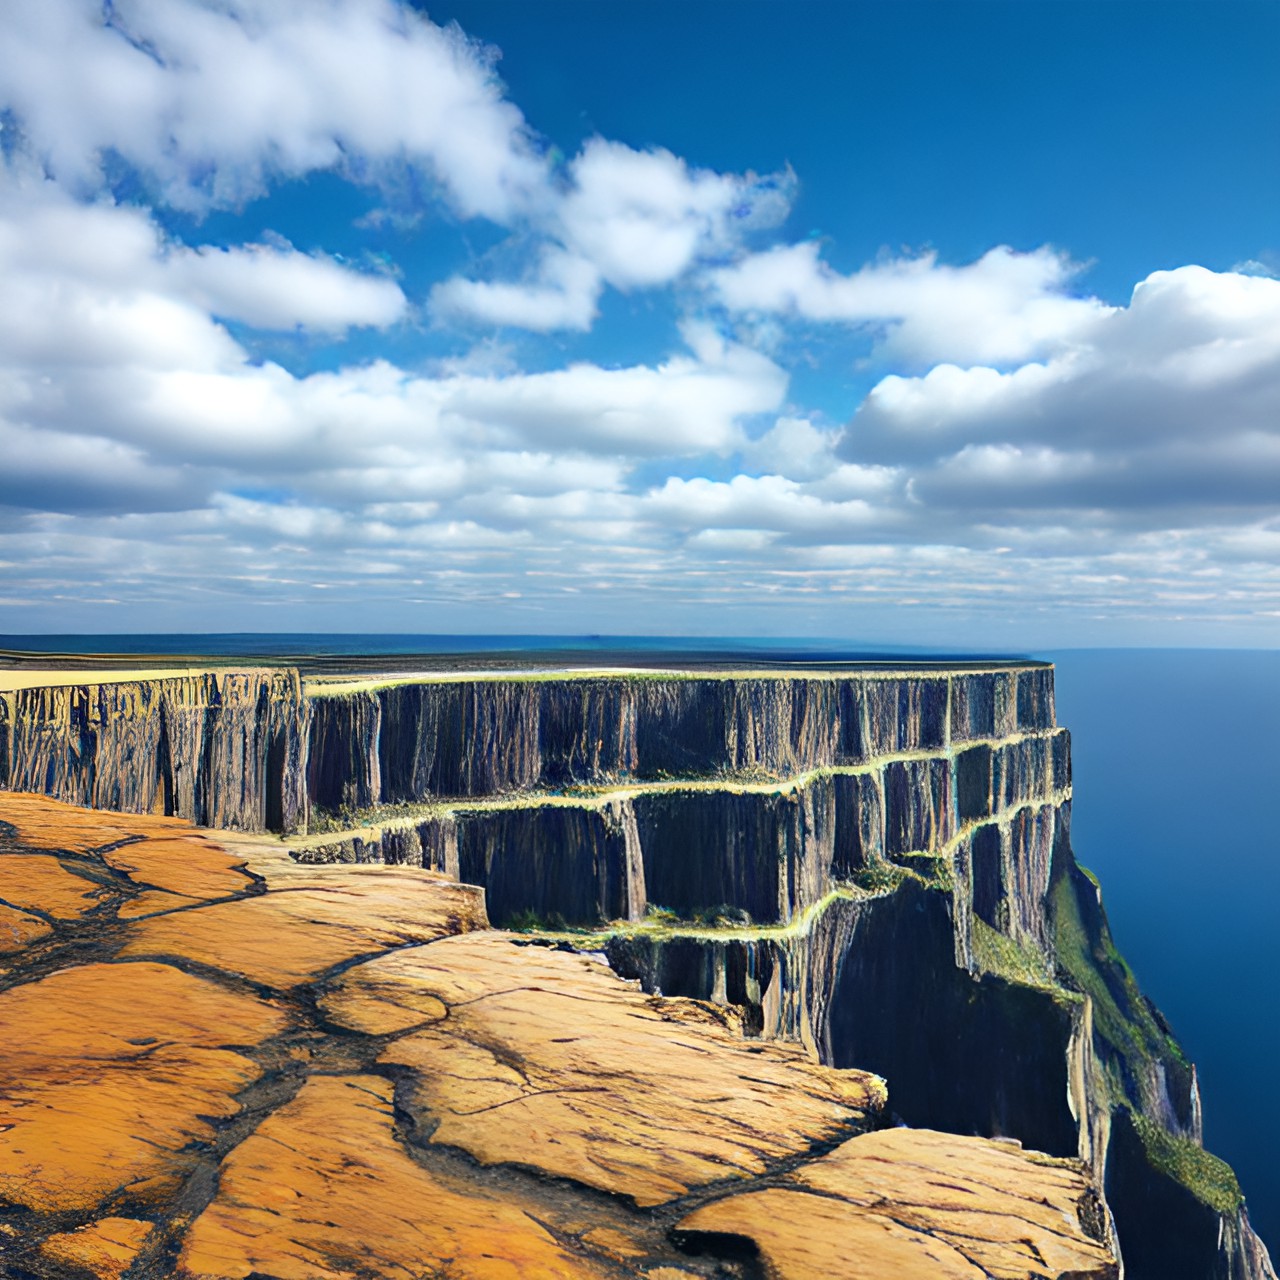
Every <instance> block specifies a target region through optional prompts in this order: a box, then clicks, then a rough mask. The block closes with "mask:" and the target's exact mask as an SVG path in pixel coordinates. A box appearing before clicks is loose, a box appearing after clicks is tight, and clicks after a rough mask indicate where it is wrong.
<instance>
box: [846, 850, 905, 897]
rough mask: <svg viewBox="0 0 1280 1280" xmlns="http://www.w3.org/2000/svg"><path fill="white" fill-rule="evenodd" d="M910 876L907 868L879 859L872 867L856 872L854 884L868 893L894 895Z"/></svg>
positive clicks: (853, 879)
mask: <svg viewBox="0 0 1280 1280" xmlns="http://www.w3.org/2000/svg"><path fill="white" fill-rule="evenodd" d="M910 875H911V872H910V871H908V870H907V869H906V867H900V866H899V865H898V864H897V863H896V862H886V861H884V860H883V859H881V858H877V859H876V860H875V861H874V862H873V863H871V865H870V866H868V867H863V868H862V870H861V871H855V872H854V873H853V876H852V883H853V884H855V885H857V887H858V888H859V889H862V890H865V891H866V892H867V893H893V892H895V891H896V890H897V888H898V886H899V885H901V884H902V882H903V881H904V880H906V879H907V877H908V876H910Z"/></svg>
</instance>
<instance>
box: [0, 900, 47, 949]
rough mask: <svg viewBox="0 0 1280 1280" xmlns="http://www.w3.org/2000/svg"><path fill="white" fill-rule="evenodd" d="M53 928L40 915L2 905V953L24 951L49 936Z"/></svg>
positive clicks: (0, 925)
mask: <svg viewBox="0 0 1280 1280" xmlns="http://www.w3.org/2000/svg"><path fill="white" fill-rule="evenodd" d="M52 932H53V929H52V928H50V926H49V925H47V924H46V923H45V922H44V921H43V920H41V919H40V917H39V916H33V915H28V914H27V913H26V912H25V911H17V910H15V909H14V908H13V907H6V906H3V905H0V955H8V954H12V953H13V952H16V951H24V950H25V949H26V948H27V947H29V946H30V945H31V944H32V943H33V942H39V941H40V939H41V938H47V937H48V936H49V935H50V934H51V933H52Z"/></svg>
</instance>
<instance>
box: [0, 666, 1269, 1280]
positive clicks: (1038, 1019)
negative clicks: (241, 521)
mask: <svg viewBox="0 0 1280 1280" xmlns="http://www.w3.org/2000/svg"><path fill="white" fill-rule="evenodd" d="M0 716H2V717H3V721H2V722H0V784H3V785H7V786H9V787H10V788H13V789H30V790H40V791H45V792H47V793H49V794H52V795H56V796H59V797H60V798H63V799H69V800H72V801H75V802H78V803H84V804H93V805H97V806H101V807H112V808H121V809H126V810H132V811H136V812H150V811H155V812H165V813H176V814H180V815H184V816H190V817H193V818H195V819H196V820H197V821H200V822H203V823H206V824H208V825H215V826H230V827H242V828H249V829H263V828H268V829H272V830H277V831H283V832H294V833H298V834H296V835H295V836H294V837H293V838H292V839H291V841H290V848H291V851H292V853H293V855H294V857H295V858H296V859H297V860H298V861H300V862H303V863H322V862H357V863H380V862H382V863H389V864H409V865H412V866H421V867H424V868H426V869H429V870H434V871H440V872H444V873H445V874H447V875H449V876H451V877H454V878H456V879H460V880H461V881H463V882H464V883H469V884H475V885H479V886H482V887H483V888H484V890H485V895H486V905H487V911H488V916H489V918H490V919H491V920H492V921H493V922H494V923H495V924H496V925H498V926H500V927H513V928H520V929H525V930H538V929H541V930H552V931H564V930H566V929H568V930H576V931H577V932H571V933H563V932H561V933H560V935H559V936H560V939H561V940H562V941H566V942H569V943H571V944H573V945H577V946H580V947H582V948H583V949H585V950H604V951H606V952H607V954H608V955H609V958H610V961H611V963H612V964H613V966H614V968H615V969H616V970H617V971H618V972H619V973H621V974H623V975H624V976H627V977H635V978H639V979H640V980H641V982H642V984H643V985H644V986H645V988H646V989H647V990H649V991H651V992H654V993H660V994H662V995H666V996H691V997H695V998H698V999H702V1000H708V1001H713V1002H716V1003H719V1004H726V1005H734V1006H737V1007H738V1008H739V1009H740V1010H741V1011H742V1016H743V1018H744V1022H745V1025H746V1027H747V1029H748V1030H749V1031H750V1032H751V1033H752V1034H754V1035H756V1036H758V1037H762V1038H764V1039H770V1040H781V1041H787V1040H791V1041H799V1042H801V1043H802V1044H804V1045H805V1046H807V1047H808V1048H809V1049H810V1050H811V1051H812V1052H813V1053H814V1054H816V1055H817V1056H818V1057H819V1058H820V1060H821V1061H822V1062H824V1063H827V1064H830V1065H832V1066H835V1067H859V1068H864V1069H868V1070H872V1071H875V1072H877V1073H879V1074H881V1075H883V1076H884V1077H885V1078H886V1079H887V1080H888V1082H889V1106H890V1108H891V1110H892V1111H893V1112H895V1113H896V1114H897V1115H898V1116H900V1117H901V1118H902V1119H903V1120H904V1121H906V1122H907V1123H908V1124H910V1125H913V1126H922V1127H928V1128H935V1129H940V1130H943V1131H950V1132H953V1133H962V1134H970V1133H977V1134H982V1135H986V1136H1004V1137H1013V1138H1017V1139H1019V1140H1021V1141H1022V1142H1023V1143H1024V1144H1025V1145H1026V1146H1028V1147H1031V1148H1034V1149H1037V1150H1040V1151H1045V1152H1048V1153H1049V1154H1051V1155H1055V1156H1063V1157H1066V1156H1077V1157H1079V1158H1080V1159H1082V1160H1084V1161H1085V1162H1086V1164H1087V1165H1089V1166H1090V1167H1091V1168H1092V1170H1093V1174H1094V1178H1095V1181H1096V1184H1097V1185H1098V1186H1099V1187H1100V1188H1103V1189H1104V1190H1105V1193H1106V1201H1107V1205H1108V1206H1109V1212H1110V1214H1111V1215H1112V1216H1113V1218H1114V1224H1115V1229H1116V1232H1117V1235H1118V1239H1119V1243H1120V1247H1121V1250H1122V1251H1123V1254H1124V1258H1125V1263H1126V1275H1127V1276H1128V1277H1129V1280H1178V1278H1179V1277H1182V1276H1186V1277H1188V1278H1190V1277H1196V1278H1197V1280H1199V1278H1201V1277H1213V1280H1274V1273H1273V1271H1272V1269H1271V1265H1270V1262H1269V1261H1268V1259H1267V1256H1266V1251H1265V1249H1264V1248H1263V1247H1262V1245H1261V1244H1260V1242H1258V1241H1257V1239H1256V1237H1254V1235H1253V1233H1252V1231H1251V1230H1250V1228H1249V1226H1248V1221H1247V1218H1246V1217H1245V1215H1244V1210H1243V1203H1242V1200H1241V1198H1240V1195H1239V1190H1238V1188H1237V1187H1236V1185H1235V1181H1234V1178H1233V1176H1232V1175H1231V1173H1230V1170H1229V1169H1227V1168H1226V1166H1224V1165H1222V1164H1221V1162H1219V1161H1216V1160H1215V1159H1214V1158H1213V1157H1212V1156H1209V1155H1207V1153H1205V1152H1204V1151H1203V1150H1202V1148H1201V1145H1200V1141H1201V1134H1200V1126H1199V1096H1198V1089H1197V1085H1196V1080H1195V1074H1194V1069H1193V1068H1192V1067H1191V1066H1190V1064H1188V1063H1187V1062H1186V1060H1185V1058H1184V1056H1183V1054H1182V1052H1181V1050H1180V1048H1179V1047H1178V1045H1177V1042H1176V1040H1175V1039H1174V1038H1173V1036H1172V1034H1171V1033H1170V1031H1169V1029H1168V1027H1167V1026H1166V1025H1165V1023H1164V1022H1163V1020H1162V1019H1161V1017H1160V1015H1159V1013H1158V1011H1156V1010H1155V1009H1154V1007H1153V1006H1151V1005H1150V1003H1149V1002H1148V1001H1146V1000H1145V998H1144V997H1143V996H1142V995H1141V993H1140V991H1139V990H1138V988H1137V986H1136V984H1135V983H1134V981H1133V978H1132V975H1131V974H1130V972H1129V970H1128V969H1127V967H1126V966H1125V965H1124V962H1123V960H1122V959H1121V958H1120V956H1119V955H1118V953H1117V952H1116V950H1115V948H1114V945H1113V944H1112V941H1111V938H1110V934H1109V931H1108V929H1107V925H1106V920H1105V915H1104V913H1103V911H1102V907H1101V899H1100V895H1099V892H1098V889H1097V886H1096V885H1095V884H1094V883H1093V882H1092V880H1091V879H1090V878H1089V877H1088V876H1087V874H1086V873H1084V872H1083V871H1081V870H1080V868H1079V867H1078V866H1077V864H1076V862H1075V860H1074V856H1073V854H1072V850H1071V842H1070V809H1071V762H1070V739H1069V736H1068V734H1067V732H1066V730H1065V729H1061V728H1058V727H1057V726H1056V724H1055V717H1054V703H1053V673H1052V670H1051V669H1050V668H1046V667H1008V668H998V669H992V670H978V671H962V670H956V671H950V672H941V671H937V670H921V671H914V672H912V671H906V672H901V673H880V672H874V673H873V672H867V673H858V674H852V675H846V674H840V675H814V676H803V677H793V676H779V675H774V674H760V675H747V676H650V675H645V676H638V677H635V676H618V677H549V678H509V679H437V680H424V681H422V682H419V683H411V682H410V683H396V684H390V685H386V686H383V687H376V686H373V687H360V686H354V687H347V688H346V689H344V688H343V687H341V686H336V687H329V688H322V689H317V690H312V691H310V694H309V695H307V694H304V693H303V691H302V690H301V688H300V686H299V682H298V681H297V679H296V678H295V677H291V676H289V675H286V674H279V673H277V674H274V675H273V674H268V673H245V674H241V675H237V676H221V677H214V676H209V677H206V678H205V679H204V680H201V681H157V682H152V683H150V684H147V683H142V684H132V685H125V684H122V685H115V686H108V685H103V686H88V687H81V688H79V689H74V688H73V689H66V690H31V691H26V692H25V693H18V694H8V695H0ZM308 825H309V826H310V828H311V829H310V833H309V834H307V829H308Z"/></svg>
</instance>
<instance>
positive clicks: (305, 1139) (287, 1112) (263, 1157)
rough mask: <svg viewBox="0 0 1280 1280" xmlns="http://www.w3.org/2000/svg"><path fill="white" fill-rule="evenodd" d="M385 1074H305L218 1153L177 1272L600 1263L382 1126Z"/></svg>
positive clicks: (556, 1278)
mask: <svg viewBox="0 0 1280 1280" xmlns="http://www.w3.org/2000/svg"><path fill="white" fill-rule="evenodd" d="M391 1095H392V1085H391V1083H390V1081H387V1080H384V1079H382V1078H381V1077H379V1076H369V1075H360V1076H317V1077H314V1078H312V1079H311V1080H309V1081H308V1082H307V1083H306V1084H305V1085H304V1086H303V1088H302V1091H301V1092H300V1093H299V1094H298V1095H297V1097H296V1098H294V1100H293V1101H292V1102H290V1103H288V1104H286V1105H285V1106H284V1107H282V1108H281V1109H280V1110H279V1111H277V1112H276V1113H275V1114H274V1115H272V1116H270V1117H268V1119H267V1120H265V1121H264V1122H263V1124H262V1125H261V1126H260V1127H259V1129H258V1130H257V1132H256V1133H254V1134H253V1135H252V1136H251V1137H249V1138H247V1139H246V1140H245V1141H244V1142H243V1143H241V1144H240V1146H239V1147H237V1148H236V1150H235V1151H233V1152H232V1153H231V1155H230V1156H228V1157H227V1159H226V1160H225V1161H224V1162H223V1166H222V1172H221V1175H220V1177H219V1182H218V1194H217V1196H216V1198H215V1199H214V1201H213V1203H212V1204H210V1205H209V1207H208V1208H207V1209H206V1210H205V1211H204V1212H203V1213H202V1214H201V1215H200V1217H199V1218H197V1219H196V1221H195V1222H194V1223H193V1224H192V1226H191V1229H190V1231H189V1232H188V1233H187V1237H186V1241H185V1243H184V1245H183V1248H182V1253H181V1256H180V1258H179V1262H178V1270H177V1274H178V1275H179V1276H182V1277H191V1278H193V1280H194V1278H196V1277H198V1278H199V1280H244V1278H245V1277H248V1276H250V1275H253V1274H263V1275H270V1276H272V1277H276V1278H277V1280H357V1278H361V1280H363V1277H366V1276H376V1277H378V1278H379V1280H420V1278H421V1277H423V1276H432V1275H448V1276H449V1277H450V1280H576V1278H577V1277H582V1278H584V1280H585V1278H589V1277H603V1276H604V1275H606V1274H608V1273H607V1272H605V1271H604V1270H602V1269H601V1268H600V1267H599V1266H598V1265H597V1264H595V1263H594V1262H592V1261H591V1260H589V1259H588V1258H587V1257H585V1256H582V1255H578V1254H577V1253H575V1252H573V1251H572V1250H571V1249H570V1248H569V1247H567V1246H566V1245H563V1244H561V1243H560V1242H558V1241H557V1240H556V1238H555V1237H554V1236H553V1235H552V1234H551V1233H550V1232H549V1231H548V1230H547V1229H546V1228H544V1227H543V1226H541V1225H540V1224H539V1223H538V1222H537V1221H535V1220H534V1218H533V1217H531V1216H530V1215H529V1214H528V1213H526V1212H524V1211H523V1210H522V1209H521V1207H520V1206H519V1204H518V1203H514V1202H512V1201H511V1200H509V1199H504V1198H503V1197H502V1196H501V1195H498V1194H492V1193H487V1192H485V1191H483V1190H481V1189H479V1188H471V1187H458V1186H454V1185H450V1183H449V1182H448V1181H446V1180H445V1179H444V1178H442V1177H438V1176H436V1175H435V1174H433V1173H431V1172H429V1171H428V1170H426V1169H424V1168H422V1167H421V1166H420V1165H418V1164H416V1163H415V1162H414V1161H413V1160H412V1159H411V1158H410V1156H409V1155H408V1154H407V1153H406V1152H405V1150H404V1148H403V1147H402V1146H401V1145H400V1143H399V1142H398V1141H397V1139H396V1137H395V1135H394V1133H393V1113H392V1096H391Z"/></svg>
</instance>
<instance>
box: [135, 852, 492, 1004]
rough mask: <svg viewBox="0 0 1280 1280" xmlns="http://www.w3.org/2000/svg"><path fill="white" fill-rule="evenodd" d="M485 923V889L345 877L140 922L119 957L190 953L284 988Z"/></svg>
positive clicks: (395, 877)
mask: <svg viewBox="0 0 1280 1280" xmlns="http://www.w3.org/2000/svg"><path fill="white" fill-rule="evenodd" d="M379 870H381V869H380V868H379ZM485 923H486V922H485V917H484V901H483V895H482V894H481V892H480V891H479V890H478V889H475V888H473V887H472V886H470V885H459V884H455V883H452V882H449V881H445V880H443V879H434V878H427V877H424V876H423V875H421V874H419V875H417V876H414V875H412V874H410V873H408V872H401V873H396V872H392V873H391V874H390V875H386V876H363V875H351V874H350V873H348V879H347V882H346V883H345V884H343V885H340V886H339V885H335V886H333V887H325V888H316V889H310V888H298V889H278V890H276V891H274V892H271V893H268V894H266V895H264V896H262V897H257V898H246V899H242V900H239V901H235V902H222V903H214V904H212V905H210V906H208V907H204V908H202V909H201V910H199V911H182V912H179V913H177V914H175V915H164V916H155V917H152V918H150V919H147V920H142V921H139V922H138V923H137V924H136V925H135V926H134V928H133V929H132V931H131V938H130V941H129V942H128V944H127V945H126V946H125V947H124V949H123V950H122V951H121V955H126V956H177V957H185V958H186V959H189V960H198V961H200V962H201V963H203V964H208V965H213V966H215V967H217V968H220V969H224V970H226V971H228V972H230V973H236V974H240V975H242V976H244V977H246V978H249V979H251V980H253V981H255V982H261V983H265V984H266V985H268V986H273V987H281V988H287V987H292V986H296V985H298V984H299V983H303V982H308V981H310V980H311V979H313V978H316V977H318V976H319V975H320V974H322V973H324V971H325V970H327V969H330V968H332V967H333V966H334V965H336V964H340V963H342V962H343V961H347V960H352V959H355V958H356V957H358V956H367V955H377V954H378V953H380V952H383V951H387V950H389V949H390V948H392V947H400V946H404V945H405V944H406V943H412V942H429V941H431V940H432V939H434V938H442V937H444V936H445V935H446V934H449V933H454V932H457V931H458V930H460V929H474V928H483V926H484V924H485Z"/></svg>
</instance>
